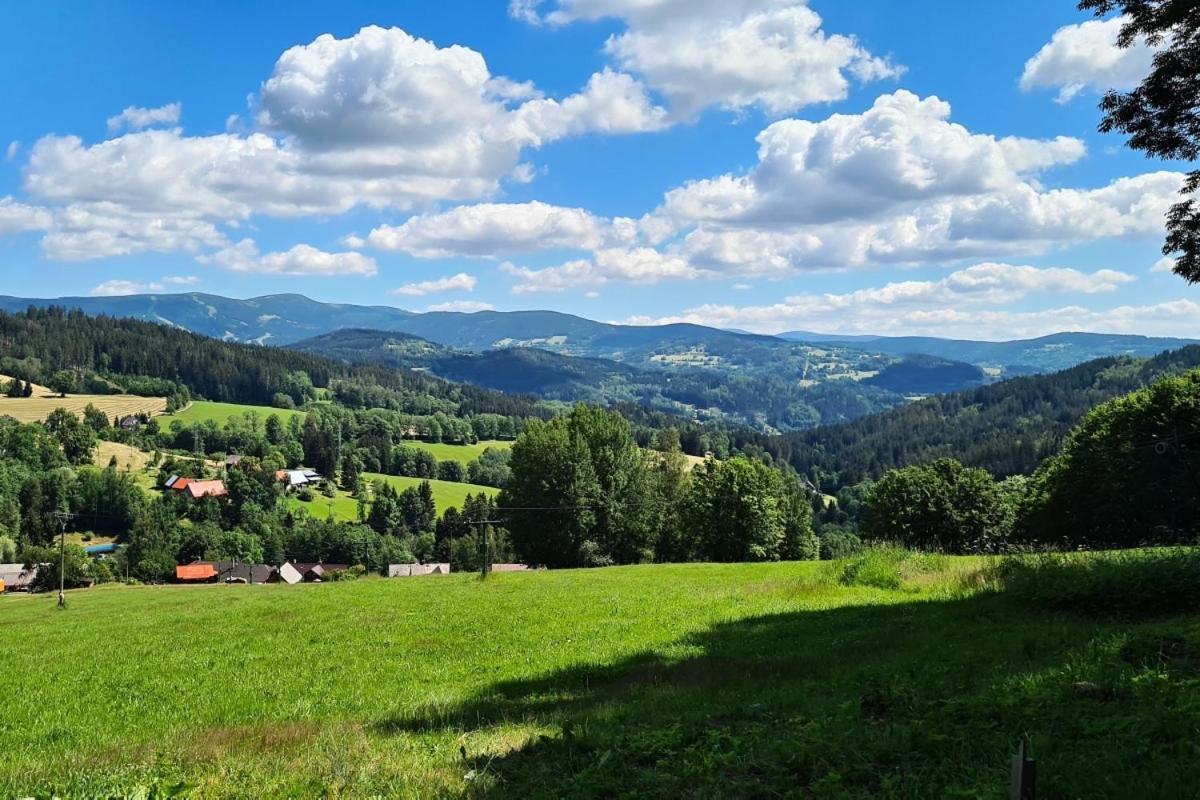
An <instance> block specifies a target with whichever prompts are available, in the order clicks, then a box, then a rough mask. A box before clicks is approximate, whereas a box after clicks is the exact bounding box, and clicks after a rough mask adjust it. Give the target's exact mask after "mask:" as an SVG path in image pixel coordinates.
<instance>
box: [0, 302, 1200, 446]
mask: <svg viewBox="0 0 1200 800" xmlns="http://www.w3.org/2000/svg"><path fill="white" fill-rule="evenodd" d="M29 306H36V307H46V306H63V307H67V308H74V309H79V310H81V311H83V312H84V313H87V314H89V315H101V314H103V315H108V316H113V317H126V318H134V319H141V320H146V321H151V322H157V323H160V324H165V325H171V326H175V327H178V328H183V329H186V330H189V331H192V332H195V333H199V334H203V335H206V336H210V337H213V338H218V339H224V340H230V341H239V342H252V343H258V344H264V345H278V346H288V347H295V348H298V349H303V350H306V351H309V352H314V353H319V354H321V355H325V356H331V357H334V358H337V359H340V360H343V361H347V362H354V363H374V364H383V365H388V366H395V367H406V368H415V369H421V370H425V371H427V372H430V373H432V374H435V375H438V376H439V377H443V378H447V379H449V380H454V381H459V382H463V383H471V384H474V385H478V386H483V387H487V388H493V389H499V390H502V391H506V392H514V393H528V394H534V395H538V396H540V397H543V398H547V399H551V400H562V401H564V402H573V401H578V400H583V401H589V402H599V403H614V402H636V403H639V404H641V405H644V406H647V407H650V408H655V409H659V410H663V411H670V412H672V413H678V414H683V415H685V416H689V417H691V418H695V419H717V420H726V421H733V422H737V423H739V424H745V425H749V426H751V427H754V428H757V429H759V430H763V431H768V432H778V431H788V430H801V429H807V428H811V427H813V426H816V425H822V424H828V423H831V422H838V421H843V420H850V419H855V418H857V417H860V416H863V415H864V414H868V413H871V412H873V411H878V410H882V409H886V408H890V407H893V406H897V405H902V404H904V403H905V402H907V401H908V400H911V399H912V398H914V397H922V396H927V395H932V394H942V393H946V392H952V391H956V390H960V389H966V388H971V387H974V386H980V385H984V384H987V383H990V382H993V381H995V380H998V379H1001V378H1006V377H1010V376H1014V375H1023V374H1031V373H1043V372H1051V371H1055V370H1059V369H1064V368H1067V367H1070V366H1073V365H1075V364H1079V363H1082V362H1084V361H1088V360H1091V359H1094V358H1098V357H1103V356H1113V355H1132V356H1151V355H1155V354H1157V353H1160V352H1162V351H1164V350H1169V349H1175V348H1178V347H1181V346H1183V345H1186V344H1188V343H1189V342H1190V341H1191V340H1184V339H1170V338H1150V337H1144V336H1129V335H1106V334H1090V333H1059V334H1054V335H1051V336H1045V337H1041V338H1038V339H1029V340H1018V341H1011V342H981V341H969V340H953V339H939V338H935V337H884V336H845V335H829V334H819V333H810V332H805V331H793V332H788V333H784V334H780V335H778V336H769V335H762V334H753V333H746V332H740V331H729V330H720V329H716V328H710V327H705V326H701V325H690V324H673V325H646V326H635V325H616V324H610V323H604V322H597V321H594V320H589V319H585V318H583V317H578V316H574V315H571V314H563V313H559V312H554V311H510V312H502V311H481V312H475V313H458V312H428V313H414V312H411V311H405V310H402V309H398V308H393V307H390V306H361V305H350V304H340V303H322V302H318V301H315V300H312V299H309V298H307V297H304V296H302V295H296V294H280V295H267V296H264V297H256V298H251V299H246V300H238V299H232V298H227V297H221V296H217V295H211V294H203V293H196V292H189V293H182V294H152V295H128V296H119V297H65V298H40V299H31V298H18V297H0V310H5V311H21V310H24V309H25V308H27V307H29Z"/></svg>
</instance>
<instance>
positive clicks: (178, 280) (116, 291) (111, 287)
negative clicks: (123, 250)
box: [88, 275, 200, 297]
mask: <svg viewBox="0 0 1200 800" xmlns="http://www.w3.org/2000/svg"><path fill="white" fill-rule="evenodd" d="M199 282H200V279H199V278H197V277H195V276H194V275H172V276H168V277H166V278H163V279H162V280H161V281H149V282H147V283H140V282H138V281H127V280H119V279H114V280H110V281H105V282H104V283H102V284H100V285H99V286H96V287H95V288H93V289H92V290H91V291H90V292H88V294H90V295H91V296H93V297H117V296H121V295H130V294H148V293H153V292H162V291H165V290H166V289H167V288H168V287H172V286H194V285H196V284H197V283H199Z"/></svg>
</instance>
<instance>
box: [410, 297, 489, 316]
mask: <svg viewBox="0 0 1200 800" xmlns="http://www.w3.org/2000/svg"><path fill="white" fill-rule="evenodd" d="M493 308H495V306H493V305H492V304H491V303H482V302H480V301H478V300H452V301H450V302H449V303H435V304H433V305H431V306H429V307H427V308H426V309H425V310H426V311H458V312H461V313H464V314H470V313H474V312H476V311H491V310H492V309H493Z"/></svg>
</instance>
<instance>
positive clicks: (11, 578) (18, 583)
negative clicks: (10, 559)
mask: <svg viewBox="0 0 1200 800" xmlns="http://www.w3.org/2000/svg"><path fill="white" fill-rule="evenodd" d="M37 572H38V571H37V567H33V568H31V569H25V565H24V564H0V587H2V588H0V592H28V591H29V587H30V586H32V585H33V582H34V580H36V579H37Z"/></svg>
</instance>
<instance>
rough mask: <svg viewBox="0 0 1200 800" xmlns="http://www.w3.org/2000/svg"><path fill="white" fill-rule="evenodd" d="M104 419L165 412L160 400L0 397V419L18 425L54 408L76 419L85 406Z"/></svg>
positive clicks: (107, 396) (121, 396)
mask: <svg viewBox="0 0 1200 800" xmlns="http://www.w3.org/2000/svg"><path fill="white" fill-rule="evenodd" d="M89 403H90V404H91V405H94V406H95V407H96V408H98V409H100V410H101V411H103V412H104V413H105V414H107V415H108V418H109V420H110V421H111V420H112V418H113V417H114V416H122V417H126V416H129V415H131V414H161V413H162V412H163V411H165V410H166V408H167V401H166V399H165V398H162V397H135V396H134V395H129V394H71V395H67V396H66V397H59V396H58V395H55V394H53V393H50V392H47V393H45V394H43V393H35V394H34V396H33V397H0V417H13V418H14V419H16V420H18V421H19V422H39V421H41V420H44V419H45V418H46V417H48V416H50V412H52V411H54V410H55V409H56V408H65V409H67V410H68V411H71V412H73V413H74V414H76V415H77V416H78V415H80V414H82V413H83V410H84V409H85V408H87V406H88V404H89Z"/></svg>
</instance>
